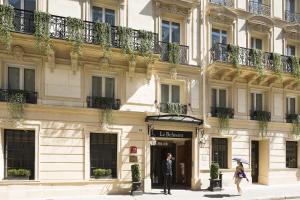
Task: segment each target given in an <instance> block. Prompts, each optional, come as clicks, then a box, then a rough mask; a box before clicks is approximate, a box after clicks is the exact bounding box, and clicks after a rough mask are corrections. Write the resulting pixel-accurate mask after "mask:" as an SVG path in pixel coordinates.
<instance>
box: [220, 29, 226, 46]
mask: <svg viewBox="0 0 300 200" xmlns="http://www.w3.org/2000/svg"><path fill="white" fill-rule="evenodd" d="M221 43H222V44H227V31H222V38H221Z"/></svg>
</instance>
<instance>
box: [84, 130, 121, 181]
mask: <svg viewBox="0 0 300 200" xmlns="http://www.w3.org/2000/svg"><path fill="white" fill-rule="evenodd" d="M90 162H91V163H90V165H91V166H90V168H91V176H93V170H94V169H99V168H101V169H111V171H112V178H117V135H116V134H103V133H91V135H90Z"/></svg>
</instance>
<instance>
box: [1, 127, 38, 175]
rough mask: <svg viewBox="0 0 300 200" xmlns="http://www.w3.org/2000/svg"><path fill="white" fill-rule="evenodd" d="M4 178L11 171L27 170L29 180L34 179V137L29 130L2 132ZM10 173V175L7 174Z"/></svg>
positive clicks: (32, 132)
mask: <svg viewBox="0 0 300 200" xmlns="http://www.w3.org/2000/svg"><path fill="white" fill-rule="evenodd" d="M4 144H5V145H4V163H5V178H8V179H9V178H10V177H11V175H10V174H11V172H12V170H14V169H16V170H20V169H22V170H23V169H24V170H29V171H30V176H29V179H34V165H35V136H34V131H29V130H8V129H6V130H4ZM8 172H10V173H8Z"/></svg>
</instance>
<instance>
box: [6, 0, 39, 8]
mask: <svg viewBox="0 0 300 200" xmlns="http://www.w3.org/2000/svg"><path fill="white" fill-rule="evenodd" d="M8 3H9V4H10V5H12V6H13V7H15V8H18V9H23V10H29V11H34V10H35V7H36V3H35V0H9V1H8Z"/></svg>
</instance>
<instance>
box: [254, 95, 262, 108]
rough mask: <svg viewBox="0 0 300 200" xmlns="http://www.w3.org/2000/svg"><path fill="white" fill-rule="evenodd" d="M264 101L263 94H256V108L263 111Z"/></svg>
mask: <svg viewBox="0 0 300 200" xmlns="http://www.w3.org/2000/svg"><path fill="white" fill-rule="evenodd" d="M262 107H263V101H262V94H256V110H257V111H262V109H263V108H262Z"/></svg>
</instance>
